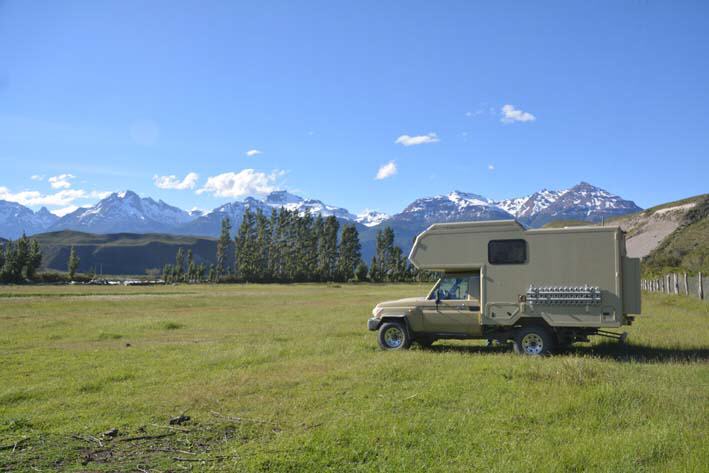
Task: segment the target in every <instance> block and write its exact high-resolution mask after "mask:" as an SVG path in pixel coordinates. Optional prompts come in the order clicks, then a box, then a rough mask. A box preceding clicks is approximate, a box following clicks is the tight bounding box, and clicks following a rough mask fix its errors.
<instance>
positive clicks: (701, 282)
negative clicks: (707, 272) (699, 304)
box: [697, 271, 704, 299]
mask: <svg viewBox="0 0 709 473" xmlns="http://www.w3.org/2000/svg"><path fill="white" fill-rule="evenodd" d="M697 295H698V296H699V298H700V299H704V278H703V277H702V272H701V271H700V272H699V290H698V291H697Z"/></svg>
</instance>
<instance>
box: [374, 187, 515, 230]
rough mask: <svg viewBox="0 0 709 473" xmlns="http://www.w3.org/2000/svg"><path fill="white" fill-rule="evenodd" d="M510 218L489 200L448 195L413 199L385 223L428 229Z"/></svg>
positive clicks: (455, 192) (457, 194) (452, 193)
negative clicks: (449, 224)
mask: <svg viewBox="0 0 709 473" xmlns="http://www.w3.org/2000/svg"><path fill="white" fill-rule="evenodd" d="M509 218H514V216H513V215H511V214H510V213H509V212H507V211H506V210H504V209H502V208H500V207H498V206H497V205H495V203H494V202H492V201H491V200H489V199H487V198H485V197H483V196H481V195H477V194H471V193H467V192H461V191H453V192H451V193H450V194H448V195H438V196H435V197H424V198H422V199H416V200H415V201H413V202H412V203H411V204H409V205H408V206H407V207H406V208H405V209H404V210H403V211H402V212H401V213H398V214H396V215H394V216H392V217H391V218H390V219H388V220H386V221H385V222H386V223H387V224H388V223H399V224H401V223H413V224H417V225H430V224H432V223H437V222H454V221H465V220H467V221H475V220H500V219H509Z"/></svg>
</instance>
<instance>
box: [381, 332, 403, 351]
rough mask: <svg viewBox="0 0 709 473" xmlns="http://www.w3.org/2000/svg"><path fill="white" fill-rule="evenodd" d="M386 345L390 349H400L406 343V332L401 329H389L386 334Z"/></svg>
mask: <svg viewBox="0 0 709 473" xmlns="http://www.w3.org/2000/svg"><path fill="white" fill-rule="evenodd" d="M384 343H385V344H386V346H388V347H389V348H399V347H400V346H401V344H402V343H404V332H402V331H401V329H400V328H399V327H389V328H388V329H386V331H385V332H384Z"/></svg>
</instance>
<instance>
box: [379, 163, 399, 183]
mask: <svg viewBox="0 0 709 473" xmlns="http://www.w3.org/2000/svg"><path fill="white" fill-rule="evenodd" d="M394 174H396V163H395V162H394V161H389V162H388V163H386V164H382V165H381V166H379V170H378V171H377V175H376V176H375V177H374V179H376V180H378V181H381V180H382V179H386V178H387V177H391V176H393V175H394Z"/></svg>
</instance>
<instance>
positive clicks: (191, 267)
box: [186, 248, 197, 282]
mask: <svg viewBox="0 0 709 473" xmlns="http://www.w3.org/2000/svg"><path fill="white" fill-rule="evenodd" d="M195 279H197V266H196V265H195V263H194V256H193V255H192V248H190V249H189V250H187V278H186V280H187V281H188V282H191V281H194V280H195Z"/></svg>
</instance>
